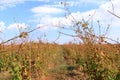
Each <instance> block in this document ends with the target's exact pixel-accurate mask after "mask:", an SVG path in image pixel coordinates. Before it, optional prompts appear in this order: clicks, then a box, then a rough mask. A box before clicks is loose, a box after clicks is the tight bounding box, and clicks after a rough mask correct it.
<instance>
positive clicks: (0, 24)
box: [0, 21, 6, 32]
mask: <svg viewBox="0 0 120 80" xmlns="http://www.w3.org/2000/svg"><path fill="white" fill-rule="evenodd" d="M5 28H6V26H5V23H4V22H3V21H0V32H2V31H4V29H5Z"/></svg>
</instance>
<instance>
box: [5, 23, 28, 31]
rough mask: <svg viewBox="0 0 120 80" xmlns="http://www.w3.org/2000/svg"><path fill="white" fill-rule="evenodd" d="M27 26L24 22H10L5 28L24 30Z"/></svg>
mask: <svg viewBox="0 0 120 80" xmlns="http://www.w3.org/2000/svg"><path fill="white" fill-rule="evenodd" d="M26 28H28V25H26V24H25V23H13V24H10V25H9V26H8V27H7V29H13V30H15V29H20V30H24V29H26Z"/></svg>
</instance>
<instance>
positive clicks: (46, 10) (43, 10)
mask: <svg viewBox="0 0 120 80" xmlns="http://www.w3.org/2000/svg"><path fill="white" fill-rule="evenodd" d="M31 11H32V12H33V13H35V15H39V16H40V15H46V14H47V15H51V14H60V13H63V12H64V10H63V9H60V8H55V7H50V6H38V7H34V8H32V9H31Z"/></svg>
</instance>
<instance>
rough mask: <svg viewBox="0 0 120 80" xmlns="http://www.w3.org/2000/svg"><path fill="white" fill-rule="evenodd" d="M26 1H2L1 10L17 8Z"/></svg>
mask: <svg viewBox="0 0 120 80" xmlns="http://www.w3.org/2000/svg"><path fill="white" fill-rule="evenodd" d="M24 1H26V0H0V10H3V9H6V8H9V7H15V6H16V5H17V4H20V3H24Z"/></svg>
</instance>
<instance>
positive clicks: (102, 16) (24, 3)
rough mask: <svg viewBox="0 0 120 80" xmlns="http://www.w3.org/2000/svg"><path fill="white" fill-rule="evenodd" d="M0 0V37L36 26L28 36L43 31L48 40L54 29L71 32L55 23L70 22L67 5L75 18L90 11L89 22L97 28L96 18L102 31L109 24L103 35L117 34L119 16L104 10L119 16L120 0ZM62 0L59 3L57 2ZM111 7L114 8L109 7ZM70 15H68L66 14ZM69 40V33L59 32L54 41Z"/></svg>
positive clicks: (55, 31)
mask: <svg viewBox="0 0 120 80" xmlns="http://www.w3.org/2000/svg"><path fill="white" fill-rule="evenodd" d="M63 2H64V0H0V39H1V40H2V39H4V40H7V39H10V38H12V37H14V36H16V35H18V34H19V32H21V31H29V30H32V29H34V28H37V27H40V26H41V27H42V28H41V29H39V30H36V31H35V32H33V33H31V34H30V39H31V40H34V39H37V38H41V37H43V36H44V34H46V35H47V36H46V38H47V39H48V41H50V42H52V41H54V40H55V39H56V38H57V37H58V32H59V31H62V32H65V33H69V34H72V32H71V31H69V30H62V29H59V28H57V27H62V26H65V27H68V26H71V21H70V20H68V19H66V18H65V13H66V10H65V8H64V6H63V5H67V7H68V8H69V11H70V12H71V15H72V16H73V17H74V18H75V19H76V20H77V21H80V20H81V19H83V18H84V19H85V20H88V19H89V18H90V16H89V15H93V17H92V19H93V25H94V27H95V30H96V32H97V30H98V25H97V24H96V23H97V21H98V20H99V21H100V24H101V26H102V32H103V33H105V29H106V27H107V26H108V25H111V26H110V29H109V33H108V35H107V37H110V38H113V39H115V40H116V39H117V38H120V19H119V18H117V17H115V16H113V15H112V14H110V13H109V12H108V11H107V10H109V11H111V12H114V13H115V14H116V15H118V16H120V5H119V4H120V0H111V2H110V0H66V4H64V3H63ZM61 3H63V4H61ZM113 7H114V8H113ZM67 16H68V17H69V19H70V17H71V16H69V15H67ZM70 40H72V38H71V37H68V36H65V35H61V37H60V39H59V40H58V41H57V42H58V43H65V42H68V41H70Z"/></svg>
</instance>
